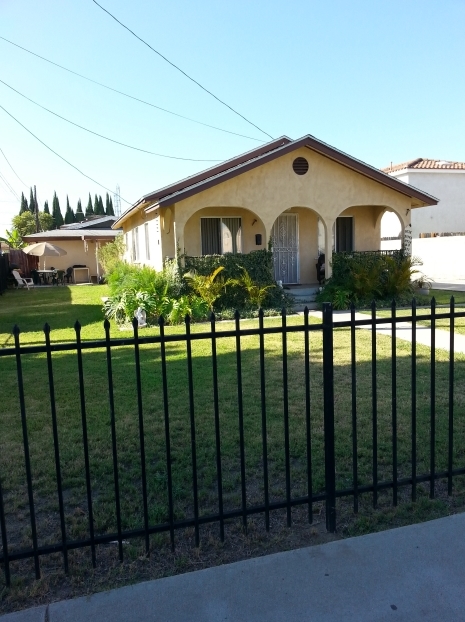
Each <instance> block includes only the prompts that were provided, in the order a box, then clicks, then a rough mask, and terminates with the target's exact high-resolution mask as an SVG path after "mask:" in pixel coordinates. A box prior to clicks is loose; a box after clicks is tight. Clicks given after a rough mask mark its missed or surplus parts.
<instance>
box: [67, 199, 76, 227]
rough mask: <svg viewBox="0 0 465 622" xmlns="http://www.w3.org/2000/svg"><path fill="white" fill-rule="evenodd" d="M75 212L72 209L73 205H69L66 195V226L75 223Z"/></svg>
mask: <svg viewBox="0 0 465 622" xmlns="http://www.w3.org/2000/svg"><path fill="white" fill-rule="evenodd" d="M75 220H76V219H75V217H74V212H73V210H72V209H71V205H70V204H69V198H68V195H66V213H65V224H67V225H70V224H72V223H73V222H75Z"/></svg>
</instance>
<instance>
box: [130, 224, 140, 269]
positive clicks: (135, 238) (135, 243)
mask: <svg viewBox="0 0 465 622" xmlns="http://www.w3.org/2000/svg"><path fill="white" fill-rule="evenodd" d="M131 233H132V240H131V242H132V244H131V260H132V261H139V259H140V253H139V227H134V229H133V230H132V232H131Z"/></svg>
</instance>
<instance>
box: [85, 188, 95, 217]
mask: <svg viewBox="0 0 465 622" xmlns="http://www.w3.org/2000/svg"><path fill="white" fill-rule="evenodd" d="M93 213H94V210H93V208H92V199H91V198H90V192H89V202H88V203H87V207H86V217H87V216H92V214H93Z"/></svg>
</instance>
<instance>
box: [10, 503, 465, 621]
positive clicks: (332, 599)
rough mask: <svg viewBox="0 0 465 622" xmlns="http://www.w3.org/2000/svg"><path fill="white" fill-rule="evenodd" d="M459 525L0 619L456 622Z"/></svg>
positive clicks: (462, 529)
mask: <svg viewBox="0 0 465 622" xmlns="http://www.w3.org/2000/svg"><path fill="white" fill-rule="evenodd" d="M464 533H465V514H458V515H454V516H449V517H447V518H441V519H438V520H434V521H430V522H427V523H421V524H419V525H411V526H409V527H401V528H399V529H392V530H389V531H384V532H381V533H376V534H370V535H367V536H361V537H358V538H350V539H347V540H338V541H335V542H330V543H328V544H323V545H320V546H314V547H309V548H305V549H298V550H295V551H288V552H287V553H277V554H275V555H268V556H266V557H259V558H256V559H251V560H247V561H242V562H237V563H235V564H229V565H225V566H219V567H216V568H209V569H207V570H199V571H197V572H191V573H187V574H183V575H178V576H175V577H169V578H167V579H159V580H157V581H149V582H146V583H140V584H138V585H134V586H131V587H124V588H120V589H117V590H113V591H110V592H103V593H100V594H94V595H93V596H89V597H83V598H77V599H75V600H68V601H62V602H58V603H54V604H52V605H50V606H49V607H48V609H47V608H45V607H43V608H38V609H32V610H29V611H26V612H22V613H16V614H10V615H7V616H4V617H2V618H0V620H1V622H44V621H45V620H46V619H47V620H49V622H88V621H89V620H97V621H98V622H107V621H108V622H226V621H227V622H249V621H250V622H297V621H299V622H301V621H308V622H349V621H350V622H388V621H390V620H392V621H395V622H417V621H420V620H421V621H422V622H432V621H435V622H448V621H451V622H452V621H453V622H459V621H460V620H465V564H464V562H463V560H464V559H465V538H464ZM46 615H47V616H48V618H46V617H45V616H46Z"/></svg>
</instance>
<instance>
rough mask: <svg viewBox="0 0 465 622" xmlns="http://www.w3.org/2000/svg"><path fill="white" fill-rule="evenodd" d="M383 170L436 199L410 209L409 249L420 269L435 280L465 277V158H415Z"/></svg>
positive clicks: (386, 245)
mask: <svg viewBox="0 0 465 622" xmlns="http://www.w3.org/2000/svg"><path fill="white" fill-rule="evenodd" d="M383 170H384V172H385V173H388V174H389V175H391V176H392V177H394V178H396V179H399V180H400V181H403V182H405V183H408V184H411V185H412V186H415V187H416V188H420V189H421V190H422V191H424V192H428V193H430V194H433V195H434V196H436V197H438V199H439V205H437V206H429V207H425V208H424V209H421V210H415V211H414V212H413V213H412V238H413V239H412V253H413V254H414V255H415V256H417V257H419V258H420V259H421V260H422V262H423V266H422V270H423V272H424V273H425V274H426V275H427V276H429V277H430V278H431V279H433V280H438V281H450V280H465V262H464V260H463V251H464V248H465V162H450V161H448V160H429V159H425V158H417V159H415V160H410V161H408V162H404V163H403V164H395V165H392V164H391V166H389V167H387V168H385V169H383ZM391 244H392V243H391ZM383 247H385V248H388V247H391V246H390V243H389V242H386V243H384V244H383Z"/></svg>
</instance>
